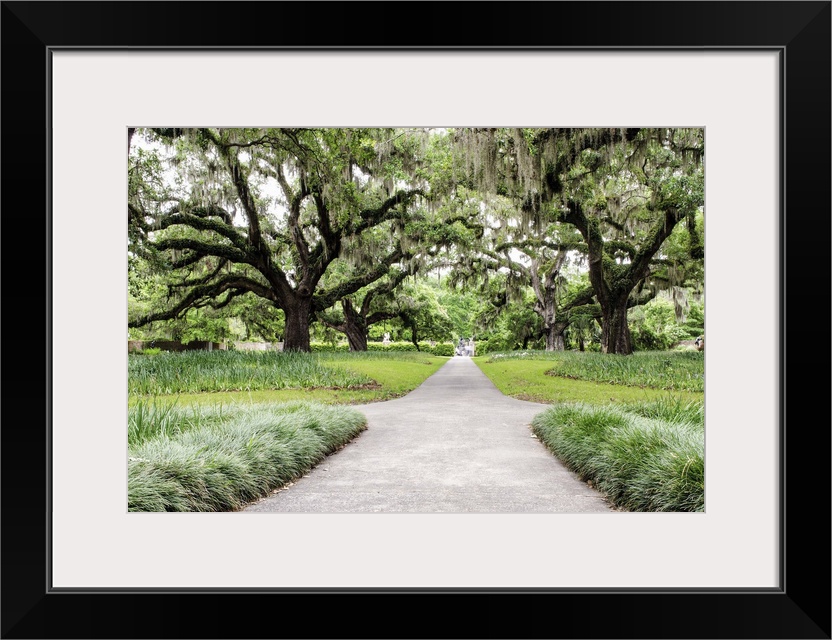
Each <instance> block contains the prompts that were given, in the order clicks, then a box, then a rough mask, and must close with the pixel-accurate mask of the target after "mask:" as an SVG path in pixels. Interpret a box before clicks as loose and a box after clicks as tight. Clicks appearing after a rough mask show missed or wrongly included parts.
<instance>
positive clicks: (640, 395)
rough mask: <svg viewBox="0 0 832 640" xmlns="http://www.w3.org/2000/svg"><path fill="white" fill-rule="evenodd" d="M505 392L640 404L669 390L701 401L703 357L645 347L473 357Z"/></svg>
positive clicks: (538, 397) (520, 396)
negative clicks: (619, 352) (624, 351)
mask: <svg viewBox="0 0 832 640" xmlns="http://www.w3.org/2000/svg"><path fill="white" fill-rule="evenodd" d="M474 362H476V364H477V365H478V366H479V368H480V370H482V372H483V373H484V374H485V375H486V376H488V378H489V379H490V380H491V381H492V382H493V383H494V385H495V386H496V387H497V388H498V389H499V390H500V391H501V392H503V393H504V394H506V395H508V396H511V397H513V398H518V399H520V400H530V401H533V402H543V403H555V402H573V401H575V402H586V403H590V404H609V403H624V404H632V403H641V402H650V401H655V400H661V399H664V398H667V396H668V395H669V394H671V395H672V396H673V398H675V399H677V400H681V401H684V402H693V401H701V400H702V398H703V397H704V396H703V393H704V388H705V377H704V374H705V367H704V357H703V354H701V353H692V352H683V351H675V352H644V353H635V354H633V355H630V356H627V357H622V356H616V355H610V354H600V353H573V352H569V351H554V352H552V351H549V352H546V351H523V352H511V353H505V354H503V353H499V354H492V355H490V356H484V357H477V358H474Z"/></svg>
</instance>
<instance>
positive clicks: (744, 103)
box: [0, 1, 832, 638]
mask: <svg viewBox="0 0 832 640" xmlns="http://www.w3.org/2000/svg"><path fill="white" fill-rule="evenodd" d="M831 4H832V3H830V2H828V1H823V2H755V1H752V2H736V3H735V2H720V3H714V2H491V3H428V2H401V3H392V4H376V3H369V2H318V3H309V2H307V3H300V2H233V3H232V2H208V3H194V2H165V3H141V2H97V3H85V2H3V3H2V19H3V20H2V48H3V53H4V54H5V56H4V61H3V67H2V70H3V79H2V82H3V87H4V89H5V93H4V96H5V100H4V115H3V124H4V125H5V126H4V136H3V143H4V144H3V155H4V163H3V164H4V169H5V171H4V178H3V186H4V187H5V189H4V190H3V196H2V197H3V204H4V205H5V215H4V216H3V223H4V232H5V233H4V236H5V239H4V242H3V249H4V250H5V251H4V258H3V260H4V267H5V276H4V279H3V284H4V300H5V302H6V314H5V319H6V323H5V331H4V341H3V346H4V351H5V358H4V359H5V371H4V373H5V374H6V375H5V381H4V382H5V385H4V386H5V393H4V399H5V401H6V402H5V411H4V417H5V418H6V424H5V428H4V429H3V431H2V444H3V447H2V452H3V453H2V456H3V458H2V461H3V493H2V502H1V503H0V504H2V507H0V508H2V509H3V514H4V515H5V519H4V524H3V542H2V553H3V558H2V562H0V567H1V568H0V570H1V571H2V575H3V596H2V599H3V602H2V634H3V637H4V638H74V637H82V638H105V637H106V638H119V637H125V638H126V637H130V638H157V637H158V638H166V637H167V638H169V637H199V638H213V637H217V638H236V637H239V638H254V637H332V638H343V637H362V638H369V637H383V638H389V637H457V636H458V637H495V636H499V637H507V638H510V637H518V638H520V637H544V638H546V637H569V638H600V637H605V638H830V633H832V624H830V623H831V622H832V620H830V562H829V547H830V526H829V520H830V518H829V511H828V509H829V505H830V494H829V489H830V482H829V480H830V473H829V472H830V467H829V465H830V457H829V453H830V430H829V426H828V425H829V421H828V416H829V413H828V403H827V397H828V395H827V394H828V391H829V375H828V372H829V366H828V364H829V363H828V360H826V359H824V361H823V362H821V363H817V362H814V360H815V355H814V354H815V353H816V352H817V351H819V350H827V352H828V345H827V342H826V340H824V339H820V338H819V337H818V332H817V329H816V328H815V326H814V324H815V322H817V318H818V317H821V318H823V321H824V322H826V323H828V309H829V303H828V292H829V290H830V288H829V264H830V262H829V247H830V237H831V236H830V225H829V223H830V213H831V209H830V175H831V172H830V154H829V145H830V142H832V140H830V115H832V114H831V113H830V77H832V74H830V5H831ZM411 125H412V126H430V127H455V126H521V127H548V126H558V127H580V126H592V127H596V126H598V127H665V126H674V127H675V126H682V127H702V128H704V130H705V141H706V147H705V148H706V152H705V174H706V179H705V200H706V206H705V209H706V211H707V215H706V224H705V229H706V232H705V234H706V243H705V251H706V276H705V277H706V286H707V290H708V308H707V311H706V324H707V327H708V338H709V339H708V355H707V359H706V372H707V379H706V391H705V399H706V477H707V484H706V491H707V502H706V504H707V509H706V510H705V512H704V513H664V514H663V513H628V514H616V516H617V517H615V519H614V520H605V519H606V518H607V515H605V514H565V515H564V514H554V515H551V516H549V515H543V514H517V515H509V514H500V515H487V514H472V515H465V514H459V515H456V514H449V515H445V514H425V515H418V514H367V515H362V514H343V515H330V514H261V515H262V517H238V516H236V515H235V514H231V513H211V514H209V513H185V514H164V513H159V514H154V513H145V514H129V513H127V510H126V507H125V495H126V491H125V488H126V470H125V464H126V461H125V455H124V451H125V443H126V415H125V414H126V412H125V409H126V400H127V387H126V372H127V366H126V358H127V354H126V352H125V350H124V348H123V346H124V331H125V328H126V325H127V315H126V304H125V300H126V290H127V282H126V272H127V270H126V261H125V259H124V258H125V251H124V250H125V245H124V244H123V243H124V241H125V239H126V235H127V227H126V216H125V213H126V206H125V204H126V203H125V197H126V193H127V191H126V188H127V182H126V172H125V167H126V142H127V130H128V128H129V127H136V126H150V127H153V126H156V127H161V126H170V127H191V126H209V127H214V126H222V127H238V126H246V127H249V126H250V127H255V126H274V127H282V126H314V127H364V126H411ZM789 267H790V268H789ZM819 298H820V299H821V300H822V301H823V302H822V304H821V306H820V307H819V308H816V307H817V305H818V299H819ZM33 326H34V327H35V330H34V331H33V330H32V327H33ZM806 354H812V357H811V358H807V357H806ZM820 399H822V400H823V406H822V407H821V406H820V405H821V403H820ZM818 417H820V418H821V420H820V424H818V422H819V421H818ZM302 604H305V605H307V608H306V609H300V608H299V607H298V605H302ZM362 604H364V605H369V606H365V607H361V606H360V605H362ZM308 605H311V606H312V607H315V606H319V607H321V610H320V611H312V609H311V608H309V606H308ZM356 605H359V606H356ZM379 605H381V608H382V609H383V612H384V613H385V614H386V615H383V616H382V615H381V614H380V611H379ZM423 605H427V607H428V611H426V612H425V613H423V612H422V611H420V608H421V606H423ZM300 611H311V612H312V613H311V616H303V615H298V614H299V612H300ZM368 618H372V619H373V620H379V622H375V623H374V622H369V621H368ZM382 621H384V622H382ZM390 621H393V623H392V624H393V625H394V626H393V627H391V626H390V625H391V622H390Z"/></svg>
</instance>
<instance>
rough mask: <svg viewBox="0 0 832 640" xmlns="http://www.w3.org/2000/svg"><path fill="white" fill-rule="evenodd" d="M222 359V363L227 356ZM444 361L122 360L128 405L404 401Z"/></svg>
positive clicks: (402, 357) (417, 356)
mask: <svg viewBox="0 0 832 640" xmlns="http://www.w3.org/2000/svg"><path fill="white" fill-rule="evenodd" d="M229 353H230V355H229ZM447 361H448V358H447V357H442V356H434V355H431V354H425V353H411V352H401V353H378V352H364V353H356V352H349V353H314V354H312V353H288V352H217V351H215V352H210V353H209V352H195V353H194V354H190V353H173V354H157V355H151V356H147V355H131V356H130V357H129V361H128V362H129V371H128V374H129V377H128V390H129V396H128V403H129V405H130V406H132V405H135V404H136V403H138V402H140V401H141V400H142V399H143V398H144V399H147V398H151V397H152V398H154V399H155V400H157V401H159V402H163V401H166V402H176V403H177V404H178V405H179V406H185V405H191V404H212V405H227V404H231V403H239V402H245V403H248V404H254V403H259V402H288V401H308V402H319V403H323V404H365V403H369V402H378V401H381V400H391V399H393V398H398V397H401V396H403V395H405V394H406V393H409V392H410V391H412V390H413V389H415V388H416V387H418V386H419V385H420V384H422V382H424V381H425V380H426V379H427V378H428V377H429V376H430V375H431V374H433V373H435V372H436V371H437V369H439V367H441V366H442V365H443V364H445V363H446V362H447Z"/></svg>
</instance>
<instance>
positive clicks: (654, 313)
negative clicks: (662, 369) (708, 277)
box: [629, 296, 704, 351]
mask: <svg viewBox="0 0 832 640" xmlns="http://www.w3.org/2000/svg"><path fill="white" fill-rule="evenodd" d="M629 321H630V338H631V340H632V342H633V348H634V349H636V350H639V351H657V350H662V349H670V348H671V347H673V345H675V344H676V343H678V342H680V341H682V340H691V339H693V338H695V337H696V336H698V335H701V334H702V332H703V331H704V326H703V325H701V324H700V321H701V322H704V309H703V306H702V305H701V304H693V305H691V307H690V311H689V312H688V316H687V320H686V322H685V323H684V324H682V323H680V322H679V321H678V320H677V312H676V308H675V305H674V303H673V302H672V301H671V300H669V299H668V298H666V297H661V296H660V297H657V298H653V299H652V300H650V301H649V302H648V303H647V304H645V305H642V306H641V307H636V308H634V309H631V310H630V312H629Z"/></svg>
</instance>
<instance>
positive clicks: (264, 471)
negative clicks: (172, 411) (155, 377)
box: [127, 402, 367, 511]
mask: <svg viewBox="0 0 832 640" xmlns="http://www.w3.org/2000/svg"><path fill="white" fill-rule="evenodd" d="M201 412H202V418H203V420H202V422H201V423H199V424H191V426H190V428H189V429H186V430H181V431H162V430H159V431H157V435H155V436H153V437H144V438H141V439H137V440H134V442H133V443H131V444H129V446H128V467H127V471H128V473H127V476H128V489H127V494H128V510H129V511H232V510H235V509H238V508H240V507H242V506H243V505H245V504H246V503H247V502H251V501H252V500H255V499H256V498H258V497H261V496H263V495H265V494H267V493H268V492H269V491H272V490H273V489H276V488H279V487H281V486H283V485H285V484H287V483H289V482H291V481H292V480H295V479H297V478H299V477H300V476H302V475H303V474H304V473H306V472H307V471H308V470H309V469H311V468H312V467H313V466H314V465H315V464H317V463H318V462H320V461H321V460H322V459H323V458H324V457H326V456H327V455H329V454H330V453H332V452H334V451H336V450H337V449H339V448H340V447H342V446H343V445H345V444H346V443H348V442H349V441H350V440H352V439H353V438H355V437H356V436H357V435H358V434H359V433H360V432H361V431H363V430H364V429H366V428H367V423H366V418H365V417H364V415H363V414H361V413H359V412H358V411H356V410H354V409H350V408H348V407H337V406H325V405H318V404H313V403H307V402H292V403H283V404H258V405H249V406H239V407H237V406H235V407H230V408H225V409H222V408H210V409H206V408H204V407H203V408H202V409H201ZM159 415H160V416H161V415H162V413H161V412H160V413H159Z"/></svg>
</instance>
